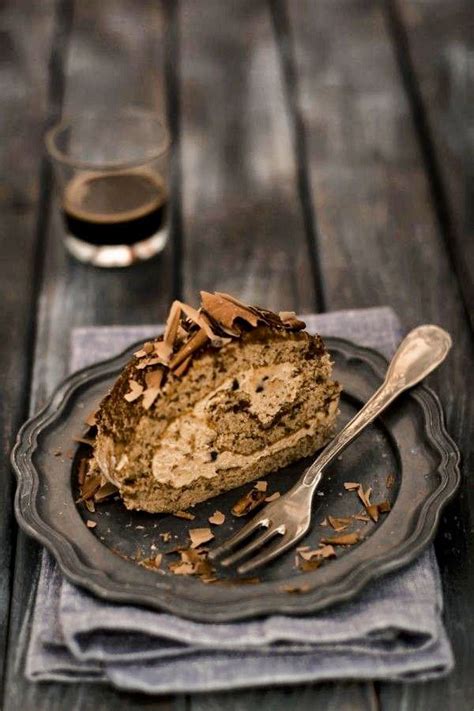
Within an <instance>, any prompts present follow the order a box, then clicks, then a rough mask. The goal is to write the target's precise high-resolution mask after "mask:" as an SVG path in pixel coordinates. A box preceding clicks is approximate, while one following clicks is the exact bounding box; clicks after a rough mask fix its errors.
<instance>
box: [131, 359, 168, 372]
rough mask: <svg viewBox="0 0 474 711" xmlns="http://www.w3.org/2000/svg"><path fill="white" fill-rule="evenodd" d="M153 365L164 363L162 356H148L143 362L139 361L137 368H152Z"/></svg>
mask: <svg viewBox="0 0 474 711" xmlns="http://www.w3.org/2000/svg"><path fill="white" fill-rule="evenodd" d="M152 365H163V361H162V360H161V358H148V359H147V360H144V361H143V362H142V363H137V364H136V366H135V368H136V369H137V370H144V369H145V368H151V366H152Z"/></svg>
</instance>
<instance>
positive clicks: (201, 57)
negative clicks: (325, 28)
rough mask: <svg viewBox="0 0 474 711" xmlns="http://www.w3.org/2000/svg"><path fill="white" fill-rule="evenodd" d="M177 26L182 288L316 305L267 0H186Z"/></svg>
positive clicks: (275, 303) (189, 292) (188, 292)
mask: <svg viewBox="0 0 474 711" xmlns="http://www.w3.org/2000/svg"><path fill="white" fill-rule="evenodd" d="M180 27H181V35H182V37H181V42H182V54H181V84H182V86H181V112H182V118H181V121H182V132H181V140H182V171H183V187H182V191H183V221H184V233H185V243H184V251H185V261H184V272H183V276H184V293H185V296H186V298H187V299H189V300H190V301H192V302H195V301H196V299H197V293H198V290H199V289H208V290H209V289H220V290H223V291H229V292H231V293H234V294H237V295H240V296H241V297H242V298H243V299H247V300H249V301H255V302H256V303H263V304H266V305H267V306H268V307H270V308H271V307H275V308H278V307H281V308H283V307H285V308H293V307H297V308H300V309H302V310H305V309H309V310H312V309H313V308H314V305H315V303H314V301H315V293H314V284H313V274H312V273H311V267H310V260H309V254H308V250H307V244H306V238H305V231H304V225H303V219H302V214H301V206H300V203H299V199H298V195H297V192H296V187H295V183H296V165H295V158H294V153H293V151H292V145H291V133H290V122H289V116H288V112H287V109H286V106H285V101H284V88H283V84H282V79H281V74H280V68H279V62H278V56H277V52H276V46H275V40H274V36H273V33H272V26H271V18H270V15H269V12H268V8H267V6H266V3H263V2H252V0H243V1H242V0H238V2H232V3H222V2H219V0H205V2H200V3H194V2H184V3H183V4H182V12H181V25H180ZM216 28H219V31H218V32H216Z"/></svg>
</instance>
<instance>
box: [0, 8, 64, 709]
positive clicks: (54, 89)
mask: <svg viewBox="0 0 474 711" xmlns="http://www.w3.org/2000/svg"><path fill="white" fill-rule="evenodd" d="M54 15H55V16H54V31H53V38H52V43H51V53H50V58H49V63H48V90H47V96H48V98H47V104H48V114H47V117H46V120H45V122H44V127H43V128H44V130H46V129H47V128H48V127H49V126H51V125H53V124H54V123H55V122H56V121H57V120H58V119H59V117H60V116H61V109H62V103H63V97H64V87H65V80H64V63H65V59H66V54H67V46H68V42H69V37H70V34H71V28H72V21H73V9H72V4H71V3H70V2H69V1H68V0H58V2H57V3H56V6H55V12H54ZM44 130H43V132H44ZM38 178H39V195H38V204H37V207H36V219H35V230H34V241H35V249H34V251H33V275H32V276H33V284H32V291H31V300H30V313H32V314H33V313H34V314H36V313H37V309H38V300H39V296H40V293H41V286H42V283H43V276H44V262H45V259H44V255H45V244H46V238H47V233H48V225H49V216H50V206H51V194H52V189H53V172H52V168H51V165H50V163H49V160H48V158H47V156H46V155H45V153H44V150H43V157H42V158H41V162H40V168H39V175H38ZM36 336H37V319H36V318H31V319H30V327H29V332H28V334H27V339H26V348H25V360H26V369H25V370H26V374H27V375H26V384H25V388H24V390H23V395H22V402H21V408H20V412H21V421H22V422H23V421H24V420H25V419H26V418H27V417H28V412H29V404H30V397H31V387H32V378H33V367H34V354H35V343H36ZM17 543H18V526H17V523H16V520H15V519H14V518H13V517H12V543H11V551H12V552H11V561H10V570H12V571H13V575H11V577H10V589H9V593H10V594H9V603H8V612H7V615H6V625H5V628H6V637H5V649H7V650H8V649H9V647H10V622H11V600H12V595H13V588H14V583H15V569H16V559H17ZM8 659H9V656H8V654H5V656H4V659H3V662H2V679H5V678H6V670H7V663H8ZM5 693H6V687H4V688H2V689H1V697H2V699H3V700H4V701H5ZM3 707H4V704H2V708H3Z"/></svg>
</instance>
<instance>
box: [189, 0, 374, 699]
mask: <svg viewBox="0 0 474 711" xmlns="http://www.w3.org/2000/svg"><path fill="white" fill-rule="evenodd" d="M181 7H182V11H181V13H180V34H181V54H180V60H181V61H180V107H181V126H182V131H181V162H182V175H183V181H182V204H183V227H184V236H183V250H184V257H185V259H184V265H183V267H184V268H183V280H184V283H183V288H184V294H185V297H186V298H187V299H188V300H190V301H194V302H195V301H196V299H197V291H198V290H199V289H200V288H204V289H220V290H224V291H229V292H231V293H233V294H236V295H239V296H241V297H242V298H243V299H244V300H248V301H249V302H254V303H262V304H263V305H265V306H268V307H270V308H275V309H296V310H299V311H305V310H313V309H314V308H315V307H316V308H317V307H318V306H320V304H318V303H317V299H316V289H315V274H314V271H313V267H314V265H313V264H312V260H311V259H310V254H309V252H308V244H311V241H310V239H309V238H308V234H307V229H308V226H307V224H305V219H304V215H303V211H302V206H301V203H300V198H299V195H298V193H297V185H298V184H299V183H298V181H297V170H298V165H297V157H296V156H295V151H294V146H293V142H294V138H295V137H294V136H292V129H293V130H294V129H295V126H296V124H295V122H294V120H293V119H294V117H293V116H291V114H290V113H289V112H290V110H291V107H290V106H289V103H288V87H285V85H284V77H283V73H282V70H283V64H282V62H281V57H279V56H278V46H279V45H280V46H281V45H282V44H283V42H284V38H280V40H281V41H279V42H278V43H276V41H275V35H274V31H273V28H272V16H271V14H270V11H269V8H268V6H267V5H266V4H265V3H263V2H260V3H256V2H254V1H253V0H243V1H241V0H239V1H236V2H232V3H222V2H219V0H205V1H203V0H201V2H200V3H195V2H193V0H188V2H183V3H182V5H181ZM216 28H219V29H218V32H217V31H216ZM373 700H374V693H373V688H372V686H371V685H364V684H327V685H320V686H316V687H311V686H306V687H297V688H293V689H285V690H280V689H266V690H259V691H246V692H240V691H236V692H233V693H232V694H226V695H223V694H203V695H195V696H192V697H191V698H190V702H189V703H190V707H191V708H192V709H193V710H194V709H196V711H198V710H199V711H200V710H201V709H220V708H223V707H225V708H226V709H227V708H228V709H229V710H230V709H235V711H237V709H244V708H245V709H248V710H249V711H250V709H261V710H263V709H269V710H270V709H271V710H273V709H280V708H281V709H283V708H288V707H289V705H294V706H295V707H297V708H301V709H306V708H308V709H309V708H341V706H342V707H344V704H345V705H347V706H348V704H350V705H351V706H350V707H351V708H352V709H367V708H374V701H373ZM342 702H344V703H342Z"/></svg>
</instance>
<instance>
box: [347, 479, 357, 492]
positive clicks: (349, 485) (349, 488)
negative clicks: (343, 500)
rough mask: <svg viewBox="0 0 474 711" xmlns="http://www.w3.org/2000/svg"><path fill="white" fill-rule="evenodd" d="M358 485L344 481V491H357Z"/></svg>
mask: <svg viewBox="0 0 474 711" xmlns="http://www.w3.org/2000/svg"><path fill="white" fill-rule="evenodd" d="M359 487H360V484H358V483H357V482H356V481H346V482H344V489H346V491H355V490H356V489H359Z"/></svg>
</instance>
